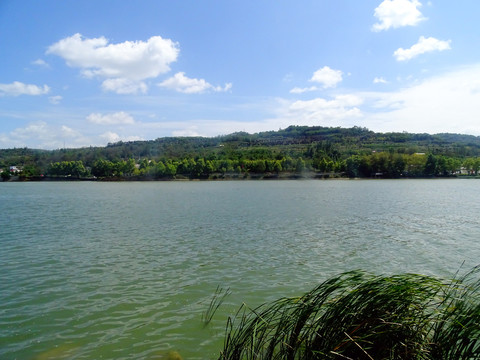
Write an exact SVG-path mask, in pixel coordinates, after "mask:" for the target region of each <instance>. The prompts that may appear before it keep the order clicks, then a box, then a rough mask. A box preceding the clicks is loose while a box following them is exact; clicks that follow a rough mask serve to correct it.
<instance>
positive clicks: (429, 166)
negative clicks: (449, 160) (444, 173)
mask: <svg viewBox="0 0 480 360" xmlns="http://www.w3.org/2000/svg"><path fill="white" fill-rule="evenodd" d="M436 168H437V159H436V157H435V156H434V155H433V154H428V156H427V161H426V162H425V167H424V171H423V172H424V174H425V176H434V175H436Z"/></svg>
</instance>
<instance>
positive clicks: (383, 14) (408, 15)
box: [372, 0, 426, 31]
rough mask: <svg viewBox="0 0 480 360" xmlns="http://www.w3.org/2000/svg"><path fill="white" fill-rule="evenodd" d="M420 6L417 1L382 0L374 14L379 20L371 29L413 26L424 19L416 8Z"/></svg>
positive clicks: (380, 29) (379, 29)
mask: <svg viewBox="0 0 480 360" xmlns="http://www.w3.org/2000/svg"><path fill="white" fill-rule="evenodd" d="M421 6H422V4H421V3H420V1H418V0H384V1H383V2H382V3H381V4H380V5H379V6H378V7H377V8H376V9H375V12H374V16H375V17H376V18H377V19H378V20H379V22H378V23H376V24H374V25H373V27H372V30H373V31H382V30H388V29H390V28H394V29H395V28H399V27H403V26H415V25H418V24H419V23H420V22H421V21H423V20H425V19H426V18H425V17H423V15H422V13H421V12H420V10H418V8H420V7H421Z"/></svg>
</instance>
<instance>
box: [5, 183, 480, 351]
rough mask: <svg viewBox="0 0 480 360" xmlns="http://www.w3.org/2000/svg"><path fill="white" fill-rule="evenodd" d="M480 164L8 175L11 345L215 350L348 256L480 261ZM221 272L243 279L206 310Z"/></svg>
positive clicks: (422, 268)
mask: <svg viewBox="0 0 480 360" xmlns="http://www.w3.org/2000/svg"><path fill="white" fill-rule="evenodd" d="M479 189H480V182H479V181H476V180H391V181H390V180H379V181H376V180H366V181H360V180H359V181H357V180H355V181H348V180H345V181H341V180H339V181H229V182H134V183H128V182H125V183H100V182H59V183H52V182H41V183H0V208H1V212H0V214H1V215H0V359H22V360H29V359H37V360H45V359H162V358H163V359H166V354H167V353H168V352H169V351H177V352H178V353H179V354H180V355H181V356H182V357H183V359H185V360H186V359H215V358H216V357H217V356H218V354H219V351H220V350H221V347H222V344H223V335H224V329H225V324H226V320H227V317H228V316H229V315H233V314H234V313H235V311H236V310H237V308H238V307H239V306H240V305H241V304H242V302H245V303H246V304H247V305H248V306H250V307H255V306H258V305H260V304H262V303H263V302H266V301H271V300H275V299H277V298H279V297H283V296H295V295H301V294H302V293H303V292H306V291H308V290H310V289H311V288H313V287H314V286H315V285H317V284H318V283H319V282H320V281H322V280H325V279H326V278H328V277H329V276H331V275H334V274H337V273H339V272H343V271H347V270H352V269H364V270H367V271H370V272H374V273H378V274H381V273H386V274H390V273H399V272H415V273H424V274H433V275H440V276H447V277H451V276H453V274H454V273H455V272H456V271H457V270H458V269H460V267H461V266H462V263H464V265H463V267H462V269H465V271H466V270H468V269H469V268H471V267H473V266H475V265H477V264H479V263H480V261H479V259H480V240H479V239H480V221H479V215H480V201H479V198H478V194H479ZM217 286H220V287H223V288H224V289H227V288H229V289H230V292H231V294H230V295H228V296H227V297H226V298H225V301H224V303H223V304H222V306H220V308H219V309H218V311H217V312H216V313H215V315H214V317H213V320H212V322H211V323H210V324H209V325H208V326H204V324H203V323H202V313H204V312H205V311H206V309H207V308H208V304H209V302H210V300H211V299H212V296H213V294H214V293H215V290H216V288H217Z"/></svg>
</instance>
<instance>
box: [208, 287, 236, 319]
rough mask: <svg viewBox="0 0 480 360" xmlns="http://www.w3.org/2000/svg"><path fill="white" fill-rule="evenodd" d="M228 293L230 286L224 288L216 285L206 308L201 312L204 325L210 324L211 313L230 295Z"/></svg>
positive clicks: (213, 313)
mask: <svg viewBox="0 0 480 360" xmlns="http://www.w3.org/2000/svg"><path fill="white" fill-rule="evenodd" d="M230 293H231V291H230V288H227V289H224V288H222V287H220V285H218V286H217V288H216V290H215V293H214V294H213V296H212V299H211V300H210V304H209V305H208V308H207V310H206V311H205V312H203V313H202V322H203V326H204V327H205V326H207V325H208V324H210V322H211V321H212V318H213V315H215V313H216V312H217V310H218V308H219V307H220V305H222V303H223V301H224V300H225V298H226V297H227V296H228V295H230Z"/></svg>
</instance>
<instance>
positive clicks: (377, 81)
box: [373, 77, 388, 84]
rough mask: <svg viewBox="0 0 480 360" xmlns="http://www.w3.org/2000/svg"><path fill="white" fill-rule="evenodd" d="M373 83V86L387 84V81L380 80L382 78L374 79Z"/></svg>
mask: <svg viewBox="0 0 480 360" xmlns="http://www.w3.org/2000/svg"><path fill="white" fill-rule="evenodd" d="M373 83H374V84H387V83H388V81H387V80H385V79H384V78H382V77H376V78H375V79H373Z"/></svg>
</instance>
